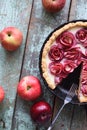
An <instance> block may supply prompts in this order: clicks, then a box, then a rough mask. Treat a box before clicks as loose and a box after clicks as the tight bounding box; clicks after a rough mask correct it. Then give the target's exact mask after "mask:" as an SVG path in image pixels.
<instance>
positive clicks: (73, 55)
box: [64, 47, 82, 60]
mask: <svg viewBox="0 0 87 130" xmlns="http://www.w3.org/2000/svg"><path fill="white" fill-rule="evenodd" d="M81 55H82V53H81V52H80V51H79V47H74V48H71V49H70V50H68V51H66V52H65V53H64V56H65V57H66V58H68V59H70V60H76V59H81Z"/></svg>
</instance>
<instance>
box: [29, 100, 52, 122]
mask: <svg viewBox="0 0 87 130" xmlns="http://www.w3.org/2000/svg"><path fill="white" fill-rule="evenodd" d="M30 115H31V117H32V119H33V120H34V121H35V122H36V123H38V124H44V123H46V122H48V121H49V120H50V119H51V116H52V109H51V106H50V104H49V103H47V102H46V101H39V102H36V103H35V104H33V105H32V106H31V109H30Z"/></svg>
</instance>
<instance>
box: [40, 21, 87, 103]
mask: <svg viewBox="0 0 87 130" xmlns="http://www.w3.org/2000/svg"><path fill="white" fill-rule="evenodd" d="M41 53H42V55H41V70H42V76H43V78H44V79H45V81H46V82H47V84H48V86H49V87H50V88H51V89H52V90H54V89H55V88H56V87H58V85H59V84H61V82H62V81H63V80H64V79H66V78H67V76H68V75H69V74H70V73H73V71H74V70H75V69H76V68H77V67H78V66H79V65H80V64H81V72H80V75H79V88H78V99H79V101H80V102H87V22H86V21H76V22H70V23H67V24H64V25H63V26H62V27H60V28H57V29H56V30H55V31H53V32H52V33H51V34H50V37H49V39H48V40H46V42H45V44H44V46H43V49H42V52H41Z"/></svg>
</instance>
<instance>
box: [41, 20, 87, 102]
mask: <svg viewBox="0 0 87 130" xmlns="http://www.w3.org/2000/svg"><path fill="white" fill-rule="evenodd" d="M75 27H85V28H86V27H87V22H85V21H77V22H71V23H68V24H65V25H64V26H63V27H61V28H59V29H57V30H56V31H54V32H53V33H52V35H51V36H50V37H49V39H48V41H46V43H45V45H44V48H43V51H42V58H41V69H42V75H43V77H44V79H45V80H46V82H47V84H48V86H49V87H50V88H51V89H55V88H56V84H55V82H53V80H51V79H50V76H49V72H48V67H47V63H46V56H47V54H48V52H49V50H50V47H51V45H52V44H53V43H54V42H55V40H56V38H57V37H58V36H59V35H60V34H61V33H63V32H64V31H67V30H69V29H73V28H75ZM78 93H79V94H78V95H79V96H78V98H79V100H80V102H85V101H86V102H87V97H86V96H85V97H84V95H83V94H82V93H80V87H79V90H78Z"/></svg>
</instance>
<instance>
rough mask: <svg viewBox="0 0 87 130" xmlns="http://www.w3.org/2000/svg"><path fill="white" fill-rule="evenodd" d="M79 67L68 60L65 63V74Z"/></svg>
mask: <svg viewBox="0 0 87 130" xmlns="http://www.w3.org/2000/svg"><path fill="white" fill-rule="evenodd" d="M76 67H77V65H76V63H75V62H74V61H72V60H66V61H65V62H64V67H63V72H64V73H66V74H69V73H71V72H73V70H74V69H75V68H76Z"/></svg>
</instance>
